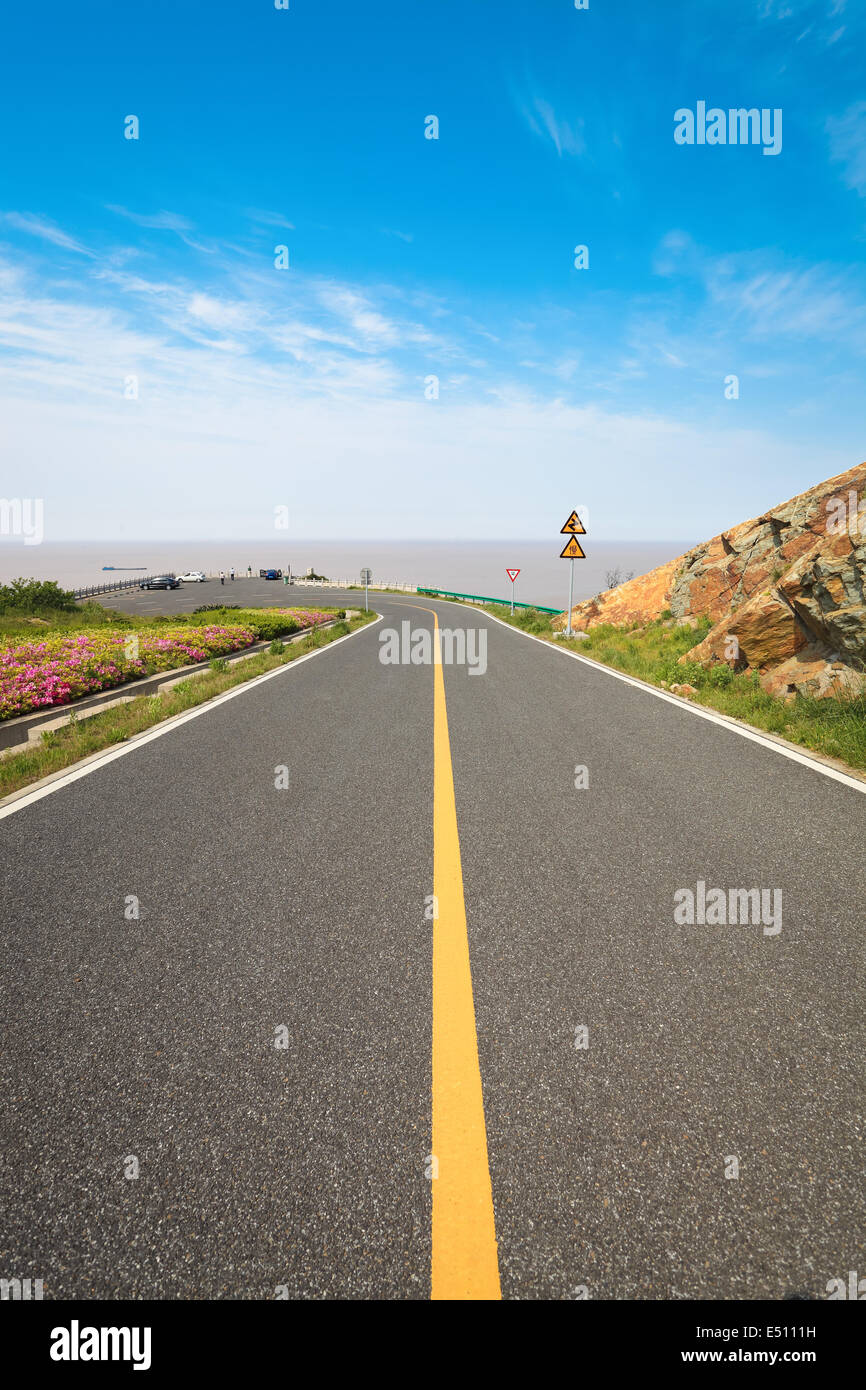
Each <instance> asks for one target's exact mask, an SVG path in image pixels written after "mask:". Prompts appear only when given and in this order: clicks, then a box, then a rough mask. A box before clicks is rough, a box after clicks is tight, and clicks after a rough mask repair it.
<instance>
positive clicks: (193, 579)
mask: <svg viewBox="0 0 866 1390" xmlns="http://www.w3.org/2000/svg"><path fill="white" fill-rule="evenodd" d="M206 579H207V575H206V574H205V573H204V571H203V570H190V571H189V573H188V574H182V575H181V576H180V581H181V583H182V584H204V582H205V580H206Z"/></svg>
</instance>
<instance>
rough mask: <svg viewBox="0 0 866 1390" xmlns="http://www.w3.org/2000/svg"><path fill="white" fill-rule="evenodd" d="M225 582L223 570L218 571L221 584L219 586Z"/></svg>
mask: <svg viewBox="0 0 866 1390" xmlns="http://www.w3.org/2000/svg"><path fill="white" fill-rule="evenodd" d="M225 582H226V572H225V570H220V583H221V584H225Z"/></svg>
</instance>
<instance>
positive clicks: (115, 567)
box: [102, 565, 147, 570]
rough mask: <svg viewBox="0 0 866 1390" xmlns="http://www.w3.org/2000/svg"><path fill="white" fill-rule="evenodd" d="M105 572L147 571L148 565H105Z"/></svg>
mask: <svg viewBox="0 0 866 1390" xmlns="http://www.w3.org/2000/svg"><path fill="white" fill-rule="evenodd" d="M102 568H103V569H104V570H146V569H147V565H103V566H102Z"/></svg>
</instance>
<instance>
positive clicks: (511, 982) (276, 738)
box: [0, 580, 866, 1300]
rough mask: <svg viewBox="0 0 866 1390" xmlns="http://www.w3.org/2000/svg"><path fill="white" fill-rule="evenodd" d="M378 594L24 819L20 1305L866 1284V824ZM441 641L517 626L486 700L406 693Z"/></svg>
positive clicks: (463, 688) (742, 742)
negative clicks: (853, 1273) (35, 1288)
mask: <svg viewBox="0 0 866 1390" xmlns="http://www.w3.org/2000/svg"><path fill="white" fill-rule="evenodd" d="M226 588H227V589H231V586H230V585H228V584H227V585H226ZM235 588H236V590H237V593H238V597H237V598H236V601H237V602H243V603H246V602H256V603H262V602H267V601H274V598H275V597H276V600H277V601H279V602H283V601H285V600H286V598H287V595H286V591H285V590H284V589H283V588H282V587H280V588H279V590H278V592H277V593H276V595H275V594H274V588H275V586H273V585H267V584H265V583H263V582H258V581H255V580H253V581H250V582H247V581H239V582H238V583H237V585H236V586H235ZM213 590H214V586H213V585H210V586H209V587H208V590H207V601H214V592H213ZM221 596H222V595H221ZM225 597H226V598H228V597H229V595H226V596H225ZM231 597H232V598H235V593H234V592H232V593H231ZM154 598H155V596H148V595H140V596H138V595H130V596H127V597H126V598H124V599H123V600H121V599H118V600H117V603H118V606H121V604H122V606H128V607H130V608H131V609H135V607H136V606H137V605H138V604H141V603H142V602H143V601H144V600H148V601H151V602H152V601H154ZM159 599H160V606H161V607H162V608H163V609H164V611H166V612H170V611H174V610H175V609H180V608H181V607H184V608H187V609H188V608H191V607H193V606H194V605H195V603H196V602H197V601H201V599H200V595H199V594H198V593H197V592H196V593H191V592H190V591H180V592H179V593H171V594H165V595H162V594H160V595H159ZM290 599H291V602H293V603H295V602H297V603H302V602H304V601H306V602H316V601H318V602H320V603H328V604H333V603H346V604H347V605H352V604H355V605H357V603H358V594H357V593H349V594H346V595H343V596H340V595H336V594H333V593H332V592H331V591H325V593H324V594H323V593H321V592H319V593H318V594H313V593H305V592H304V591H301V590H292V591H290ZM371 602H372V604H373V605H374V606H375V607H376V609H377V611H378V612H380V613H381V614H382V615H383V617H382V621H381V622H380V623H378V624H377V625H375V626H372V627H370V628H367V629H364V630H363V631H361V632H359V633H357V634H355V635H353V636H351V637H349V638H347V639H345V640H344V641H343V642H341V643H340V644H339V645H335V646H333V647H329V648H327V649H324V650H323V651H321V652H320V653H319V654H317V655H316V656H314V657H313V658H312V659H311V660H309V661H306V662H304V663H303V664H302V665H300V666H296V667H292V668H287V669H286V670H285V671H284V672H283V673H281V674H280V675H278V676H276V677H274V678H273V679H271V680H269V681H267V682H265V683H262V684H259V685H257V686H255V687H254V688H251V689H248V690H246V691H245V692H244V693H243V694H242V695H240V696H238V697H237V698H234V699H232V700H230V701H228V702H226V703H224V704H221V705H219V706H217V707H215V708H210V709H208V710H207V712H206V713H204V714H202V715H201V716H200V717H197V718H195V719H192V720H190V721H189V722H187V723H184V724H182V725H180V726H178V727H175V728H174V729H172V730H170V731H168V732H167V733H165V735H164V736H162V737H159V738H156V739H154V740H152V741H150V742H148V743H146V744H144V745H142V746H140V747H132V748H131V750H130V751H129V752H128V753H127V754H126V755H125V756H122V757H119V758H117V759H115V760H114V761H112V762H109V763H107V764H105V765H104V766H100V765H97V766H96V767H95V769H94V770H93V771H92V772H91V773H90V774H89V775H87V776H84V777H82V778H80V779H78V780H76V781H73V782H70V783H68V784H63V785H60V786H59V787H58V789H56V790H55V791H53V793H52V794H51V795H47V796H44V797H43V798H42V799H40V800H37V801H34V802H32V803H31V804H25V805H23V806H21V807H19V809H17V810H16V811H15V812H14V813H13V814H9V815H6V816H5V818H4V819H3V820H2V822H0V839H2V852H3V861H4V865H5V869H4V875H3V882H2V889H0V894H2V910H0V918H2V923H3V928H2V930H3V962H4V970H3V1011H4V1014H5V1021H4V1033H3V1036H4V1041H3V1045H2V1058H0V1084H2V1092H3V1096H4V1112H5V1120H4V1140H3V1146H2V1147H3V1160H2V1184H0V1185H2V1212H3V1215H2V1219H0V1274H2V1275H3V1276H5V1277H12V1276H15V1277H21V1278H24V1277H27V1276H30V1277H33V1278H42V1279H44V1281H45V1297H46V1298H72V1297H82V1298H119V1297H132V1298H179V1299H200V1298H225V1299H267V1298H273V1297H275V1296H277V1297H285V1296H287V1297H289V1298H303V1299H323V1298H386V1299H407V1298H408V1299H427V1298H429V1297H430V1296H431V1268H432V1270H433V1285H432V1292H433V1294H434V1296H438V1297H475V1298H493V1297H497V1296H498V1294H499V1292H500V1290H501V1295H502V1297H504V1298H512V1299H556V1300H561V1299H576V1298H581V1297H584V1296H587V1297H590V1298H592V1299H671V1298H672V1299H680V1298H702V1299H715V1298H718V1299H740V1298H769V1299H784V1298H789V1297H792V1296H797V1297H809V1298H824V1297H825V1296H826V1294H825V1289H826V1285H827V1281H828V1280H830V1279H832V1278H841V1279H847V1276H848V1271H849V1270H851V1269H860V1270H861V1272H862V1271H863V1269H864V1264H866V1262H864V1259H863V1250H862V1234H861V1232H862V1221H861V1218H862V1206H863V1180H862V1171H863V1162H862V1153H861V1142H860V1141H861V1127H860V1125H859V1123H858V1119H857V1116H858V1114H859V1111H860V1100H861V1098H862V1080H863V1078H862V1059H863V1055H864V1051H863V1032H862V1021H861V1009H860V1008H859V1007H858V1000H857V993H858V989H859V988H860V987H862V979H863V969H862V967H863V945H862V925H863V902H864V886H866V874H864V857H863V844H864V830H866V797H864V795H863V794H862V793H861V792H859V791H858V790H856V789H855V788H854V787H851V786H848V785H846V784H844V783H841V782H839V781H836V780H833V779H831V778H830V777H828V776H826V775H825V774H824V773H823V772H821V771H820V770H818V769H816V768H815V767H811V766H804V765H802V764H801V763H798V762H795V761H791V760H789V759H787V758H785V757H783V756H781V755H780V754H779V752H778V751H776V750H775V749H772V748H769V747H767V746H764V745H763V744H761V743H758V742H753V741H749V740H747V739H744V738H742V737H740V736H739V735H738V734H737V733H735V732H734V731H733V730H732V729H731V728H730V727H725V726H722V725H720V724H716V723H711V722H709V721H707V720H705V719H702V718H700V717H697V716H696V715H695V714H693V713H691V712H690V711H689V710H688V709H687V708H684V707H683V706H682V705H680V704H678V703H674V702H673V701H670V700H665V699H660V698H656V697H654V696H653V695H651V694H648V693H647V692H646V691H644V690H641V689H638V688H636V687H635V686H633V685H630V684H628V683H627V682H624V681H622V680H619V679H617V678H616V677H614V676H613V675H611V674H609V673H607V672H605V671H603V670H600V669H597V668H595V667H592V666H590V665H587V664H585V663H581V662H578V661H575V660H572V659H569V658H568V657H567V656H565V655H563V654H562V653H561V652H557V651H555V650H552V649H548V648H545V647H543V646H541V645H539V644H538V643H537V642H533V641H531V640H530V639H528V638H527V637H525V636H524V635H522V634H520V633H517V632H515V631H512V630H510V629H508V628H506V627H505V626H503V625H501V624H498V623H496V622H492V621H490V620H488V619H487V618H486V617H485V616H484V615H482V614H479V613H476V612H474V611H472V612H469V611H467V610H463V609H460V608H458V607H456V606H454V605H450V604H447V603H439V602H434V601H432V600H429V599H426V598H422V597H415V596H408V595H407V596H398V595H387V594H382V595H379V594H376V595H371ZM437 617H438V622H439V624H440V625H441V626H442V628H445V627H450V628H454V627H458V626H459V627H466V626H469V627H472V628H476V629H479V630H482V629H483V631H484V632H486V641H487V652H486V670H485V671H484V672H483V674H482V673H480V671H479V673H477V674H470V670H469V669H468V668H467V667H466V666H458V665H444V666H433V665H429V664H419V665H413V664H407V665H403V664H396V665H388V664H383V663H382V661H381V660H380V659H379V654H380V650H381V648H382V642H381V640H380V638H381V635H382V633H383V630H384V629H386V628H390V629H397V630H399V628H400V624H401V623H402V622H404V621H407V620H408V621H409V622H410V623H411V625H412V629H413V630H414V629H421V628H424V629H426V630H427V631H428V632H432V629H433V625H434V623H435V622H436V620H437ZM446 711H447V716H446ZM283 766H284V767H286V768H287V769H288V783H289V785H288V788H287V789H285V788H281V789H277V787H276V786H275V778H276V777H277V772H276V770H277V769H279V768H280V767H283ZM577 767H583V768H585V769H586V773H585V774H578V775H577V777H576V773H575V769H576V768H577ZM587 779H588V786H576V785H575V782H576V781H577V782H582V781H586V780H587ZM282 780H283V781H285V780H286V779H285V777H283V778H282ZM455 816H456V820H455ZM461 870H462V873H461ZM699 881H700V882H703V883H705V884H706V886H707V891H709V889H710V888H711V887H720V888H722V889H725V890H728V889H731V888H744V889H750V888H753V887H755V886H759V887H761V888H763V889H767V890H780V891H781V895H782V896H781V904H782V920H781V930H780V931H778V932H777V933H775V927H771V928H770V932H771V933H774V934H768V933H767V932H765V930H764V927H763V926H762V925H761V923H758V924H757V925H754V924H747V925H726V926H725V925H713V926H710V925H701V924H695V925H678V924H677V922H676V921H675V916H674V913H675V901H677V900H675V894H676V893H677V892H678V890H682V889H685V888H689V887H690V888H691V889H692V890H694V891H695V892H697V885H698V883H699ZM434 897H435V898H436V899H437V900H438V902H434V901H433V898H434ZM133 900H137V911H138V917H137V919H136V918H135V916H130V915H129V914H130V912H134V911H135V910H136V905H135V903H134V901H133ZM437 907H438V910H439V915H438V917H435V918H434V917H433V916H432V914H433V912H434V911H435V909H436V908H437ZM464 924H465V925H464ZM434 945H435V951H434ZM466 947H468V957H467V956H466ZM434 958H435V977H434ZM468 964H471V984H470V983H469V977H468ZM434 1040H435V1046H436V1057H437V1061H436V1066H435V1068H434V1067H433V1065H432V1062H431V1059H432V1057H433V1051H434ZM278 1044H279V1045H278ZM479 1083H480V1084H479ZM482 1087H483V1101H482ZM437 1169H438V1172H437ZM735 1169H738V1176H733V1174H734V1171H735ZM136 1171H137V1176H133V1174H134V1173H135V1172H136ZM726 1173H727V1174H728V1175H727V1176H726ZM858 1261H859V1263H858Z"/></svg>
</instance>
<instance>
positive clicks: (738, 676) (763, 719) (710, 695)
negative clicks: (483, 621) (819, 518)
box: [471, 604, 866, 769]
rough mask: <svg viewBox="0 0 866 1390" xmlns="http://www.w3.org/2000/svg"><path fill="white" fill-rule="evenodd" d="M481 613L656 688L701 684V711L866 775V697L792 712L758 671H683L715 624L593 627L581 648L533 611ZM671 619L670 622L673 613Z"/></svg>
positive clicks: (808, 701) (693, 666)
mask: <svg viewBox="0 0 866 1390" xmlns="http://www.w3.org/2000/svg"><path fill="white" fill-rule="evenodd" d="M471 606H476V605H471ZM477 606H478V607H481V608H482V610H483V611H484V612H487V613H490V614H491V615H492V616H493V617H496V618H501V619H502V620H503V621H504V622H507V623H510V624H512V625H513V626H514V627H519V628H520V629H521V630H522V631H523V632H530V633H532V634H533V636H535V637H542V638H545V639H547V640H548V641H551V642H554V643H555V645H556V646H557V647H566V648H567V649H568V650H569V651H575V652H579V653H580V654H581V655H582V656H588V657H591V658H592V659H593V660H594V661H600V662H602V663H603V664H604V665H605V666H613V667H615V668H616V670H618V671H624V672H625V673H626V674H627V675H630V676H636V677H637V678H638V679H639V680H643V681H647V682H648V683H649V684H650V685H657V686H661V684H662V682H666V683H667V684H668V685H671V684H673V683H674V682H678V683H679V684H681V685H693V686H695V687H696V689H697V692H698V693H697V695H695V696H693V697H692V699H693V700H694V702H695V703H696V704H701V705H706V706H707V707H708V708H710V709H714V710H717V711H718V712H719V713H720V714H726V715H728V716H729V717H731V718H732V719H741V720H743V722H744V723H746V724H751V725H752V726H753V727H754V728H756V729H762V730H764V732H765V733H771V734H778V735H779V736H780V737H782V738H786V739H788V740H789V742H791V743H797V744H800V745H801V747H803V748H809V749H811V750H812V751H813V752H815V753H823V754H824V755H825V756H826V757H830V758H838V759H839V760H840V761H841V762H843V763H846V764H847V765H848V766H849V767H852V768H857V769H866V695H858V696H850V695H849V696H846V695H844V694H840V695H839V696H838V697H836V698H830V699H824V700H816V699H812V698H810V697H808V696H804V695H798V696H797V698H796V700H795V701H794V703H793V704H790V705H789V704H785V702H784V701H783V700H779V699H776V697H775V696H773V695H768V694H767V693H766V692H765V691H764V690H762V689H761V687H760V685H759V683H758V677H757V673H756V672H748V673H739V672H737V673H735V672H734V671H732V670H731V669H730V667H728V666H725V665H722V664H719V665H716V666H712V667H710V668H708V669H706V668H704V667H703V666H699V665H698V664H697V663H696V662H693V661H690V662H686V663H684V664H683V665H680V664H679V657H681V656H684V655H685V654H686V652H688V651H690V650H691V648H692V647H694V646H695V645H696V644H697V643H698V642H700V641H701V640H702V639H703V638H704V637H705V636H706V634H707V632H708V631H709V628H710V623H709V621H708V620H707V619H703V620H702V621H701V622H699V624H698V627H697V628H696V629H694V628H690V627H666V626H665V617H662V618H659V619H658V621H657V622H654V623H650V624H649V625H648V626H646V627H640V626H638V625H637V624H635V625H634V626H633V627H631V628H622V627H613V626H612V625H609V624H606V625H604V626H600V627H594V628H592V629H591V630H590V632H589V633H588V635H587V637H586V639H585V640H583V641H579V640H577V639H575V638H572V639H571V640H568V639H565V638H560V637H555V636H554V632H553V627H552V619H551V616H550V615H549V614H547V613H539V612H538V611H537V610H534V609H528V610H526V611H524V612H520V613H515V614H514V616H513V617H512V616H511V614H510V613H507V612H506V613H503V612H502V611H501V610H500V609H498V608H494V607H493V606H492V605H490V604H486V605H481V604H479V605H477ZM667 619H668V620H670V615H669V614H668V615H667Z"/></svg>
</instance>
